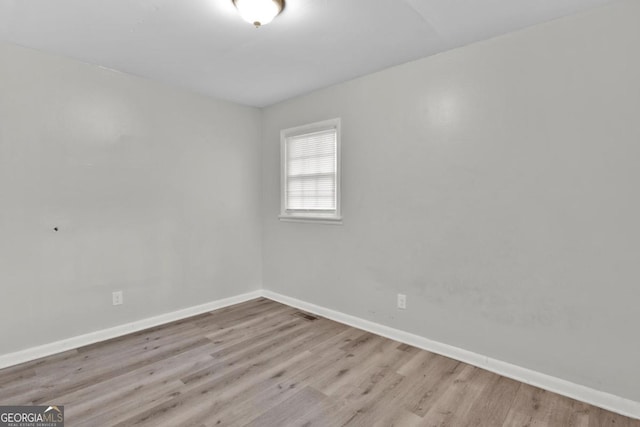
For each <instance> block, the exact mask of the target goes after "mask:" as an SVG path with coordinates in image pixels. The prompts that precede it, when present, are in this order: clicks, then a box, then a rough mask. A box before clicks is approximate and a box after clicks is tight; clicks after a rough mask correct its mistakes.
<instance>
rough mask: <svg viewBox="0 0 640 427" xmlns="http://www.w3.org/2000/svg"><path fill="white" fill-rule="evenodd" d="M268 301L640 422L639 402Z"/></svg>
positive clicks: (355, 320) (354, 320)
mask: <svg viewBox="0 0 640 427" xmlns="http://www.w3.org/2000/svg"><path fill="white" fill-rule="evenodd" d="M262 295H263V296H264V297H265V298H268V299H271V300H274V301H277V302H280V303H282V304H286V305H289V306H292V307H295V308H298V309H300V310H305V311H308V312H310V313H313V314H317V315H318V316H322V317H326V318H328V319H331V320H335V321H336V322H340V323H344V324H346V325H349V326H353V327H355V328H358V329H362V330H365V331H368V332H371V333H374V334H377V335H381V336H383V337H386V338H390V339H392V340H395V341H399V342H402V343H405V344H409V345H412V346H414V347H418V348H421V349H423V350H427V351H430V352H433V353H437V354H441V355H443V356H447V357H450V358H452V359H456V360H459V361H462V362H465V363H468V364H470V365H473V366H477V367H479V368H482V369H486V370H488V371H491V372H494V373H496V374H499V375H502V376H504V377H508V378H511V379H514V380H516V381H520V382H523V383H526V384H530V385H532V386H535V387H539V388H542V389H544V390H548V391H551V392H554V393H557V394H561V395H563V396H567V397H570V398H572V399H576V400H579V401H582V402H585V403H588V404H590V405H594V406H597V407H600V408H603V409H606V410H609V411H612V412H616V413H618V414H621V415H625V416H628V417H632V418H637V419H640V402H635V401H633V400H629V399H625V398H623V397H620V396H616V395H613V394H610V393H605V392H603V391H598V390H595V389H592V388H589V387H586V386H583V385H579V384H575V383H572V382H570V381H566V380H563V379H560V378H556V377H553V376H551V375H546V374H543V373H540V372H536V371H532V370H531V369H527V368H523V367H520V366H517V365H513V364H511V363H507V362H503V361H501V360H496V359H492V358H490V357H487V356H483V355H481V354H477V353H474V352H471V351H468V350H463V349H461V348H457V347H453V346H450V345H447V344H443V343H440V342H437V341H432V340H430V339H428V338H424V337H421V336H419V335H415V334H412V333H409V332H405V331H401V330H399V329H394V328H390V327H388V326H384V325H381V324H379V323H374V322H370V321H368V320H364V319H361V318H359V317H355V316H351V315H349V314H345V313H341V312H339V311H335V310H331V309H328V308H325V307H321V306H319V305H315V304H311V303H308V302H305V301H301V300H298V299H295V298H291V297H287V296H285V295H281V294H278V293H276V292H271V291H268V290H263V291H262Z"/></svg>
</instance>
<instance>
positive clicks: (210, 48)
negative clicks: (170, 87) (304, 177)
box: [0, 0, 611, 106]
mask: <svg viewBox="0 0 640 427" xmlns="http://www.w3.org/2000/svg"><path fill="white" fill-rule="evenodd" d="M610 1H611V0H286V8H285V10H284V12H283V13H282V14H281V15H280V16H278V17H277V18H276V19H275V20H274V21H273V22H272V23H271V24H269V25H267V26H264V27H262V28H260V29H255V28H253V27H252V26H251V25H249V24H247V23H246V22H244V21H243V20H242V19H241V18H240V16H239V15H238V14H237V11H236V10H235V8H234V6H233V5H232V2H231V0H0V40H4V41H9V42H13V43H16V44H19V45H23V46H28V47H32V48H36V49H41V50H44V51H49V52H53V53H57V54H61V55H65V56H69V57H73V58H76V59H79V60H82V61H85V62H88V63H92V64H97V65H101V66H104V67H108V68H112V69H115V70H120V71H124V72H127V73H131V74H136V75H139V76H144V77H148V78H151V79H155V80H159V81H163V82H166V83H170V84H174V85H178V86H182V87H185V88H189V89H191V90H194V91H197V92H200V93H204V94H207V95H211V96H214V97H217V98H222V99H228V100H231V101H235V102H238V103H242V104H247V105H254V106H265V105H269V104H272V103H275V102H278V101H281V100H284V99H287V98H290V97H293V96H296V95H299V94H303V93H306V92H309V91H312V90H314V89H318V88H321V87H325V86H329V85H331V84H334V83H338V82H342V81H345V80H348V79H351V78H354V77H357V76H361V75H364V74H367V73H371V72H373V71H377V70H380V69H383V68H386V67H390V66H393V65H396V64H400V63H404V62H407V61H410V60H413V59H417V58H421V57H424V56H428V55H432V54H435V53H438V52H442V51H445V50H448V49H451V48H454V47H457V46H462V45H465V44H468V43H471V42H474V41H479V40H483V39H487V38H489V37H492V36H496V35H499V34H504V33H507V32H510V31H514V30H517V29H520V28H523V27H526V26H530V25H533V24H537V23H541V22H544V21H549V20H551V19H554V18H558V17H561V16H565V15H569V14H573V13H576V12H578V11H580V10H583V9H586V8H589V7H592V6H595V5H599V4H604V3H608V2H610Z"/></svg>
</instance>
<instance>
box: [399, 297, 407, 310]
mask: <svg viewBox="0 0 640 427" xmlns="http://www.w3.org/2000/svg"><path fill="white" fill-rule="evenodd" d="M398 308H399V309H401V310H405V309H406V308H407V296H406V295H405V294H398Z"/></svg>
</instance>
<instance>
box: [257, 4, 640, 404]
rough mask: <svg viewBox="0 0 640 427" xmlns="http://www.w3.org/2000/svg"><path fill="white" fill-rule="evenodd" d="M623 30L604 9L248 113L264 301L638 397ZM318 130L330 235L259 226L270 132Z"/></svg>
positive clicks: (632, 31) (273, 210)
mask: <svg viewBox="0 0 640 427" xmlns="http://www.w3.org/2000/svg"><path fill="white" fill-rule="evenodd" d="M639 21H640V2H638V1H636V0H629V1H625V2H621V3H616V4H614V5H613V6H610V7H606V8H603V9H596V10H593V11H591V12H588V13H586V14H582V15H579V16H575V17H572V18H568V19H563V20H559V21H555V22H552V23H550V24H546V25H542V26H537V27H534V28H531V29H528V30H525V31H521V32H518V33H514V34H511V35H508V36H504V37H500V38H497V39H493V40H490V41H487V42H483V43H479V44H475V45H471V46H468V47H465V48H462V49H458V50H455V51H451V52H449V53H446V54H442V55H438V56H435V57H431V58H427V59H424V60H419V61H416V62H413V63H409V64H405V65H403V66H400V67H396V68H393V69H389V70H386V71H383V72H380V73H377V74H373V75H369V76H365V77H362V78H359V79H356V80H353V81H351V82H348V83H345V84H341V85H338V86H335V87H331V88H328V89H325V90H321V91H318V92H315V93H312V94H310V95H307V96H303V97H300V98H297V99H293V100H290V101H287V102H283V103H280V104H277V105H275V106H272V107H269V108H267V109H266V110H265V111H264V116H263V192H264V194H263V197H264V203H263V209H264V211H263V216H264V220H263V224H264V231H263V233H264V243H263V244H264V252H263V256H264V274H263V281H264V286H265V288H266V289H269V290H273V291H275V292H280V293H283V294H285V295H288V296H291V297H296V298H299V299H302V300H305V301H308V302H311V303H315V304H319V305H322V306H325V307H328V308H331V309H335V310H339V311H342V312H345V313H348V314H351V315H355V316H359V317H362V318H365V319H369V320H372V321H375V322H379V323H382V324H385V325H389V326H392V327H395V328H400V329H403V330H406V331H410V332H413V333H416V334H419V335H422V336H425V337H427V338H431V339H434V340H438V341H441V342H443V343H447V344H451V345H454V346H457V347H461V348H464V349H467V350H471V351H474V352H477V353H480V354H485V355H488V356H490V357H493V358H497V359H501V360H504V361H508V362H511V363H514V364H516V365H520V366H524V367H528V368H531V369H534V370H537V371H541V372H544V373H547V374H550V375H554V376H557V377H560V378H563V379H566V380H570V381H573V382H576V383H579V384H583V385H586V386H589V387H593V388H596V389H599V390H604V391H608V392H612V393H615V394H617V395H620V396H624V397H627V398H630V399H633V400H636V401H640V388H639V387H638V384H640V364H639V363H638V361H639V360H640V340H638V338H637V337H638V325H639V324H640V311H639V310H638V296H639V295H640V294H639V290H638V289H639V288H638V287H639V286H640V270H639V266H638V260H640V243H639V242H640V225H639V223H638V221H639V218H640V196H639V192H638V183H639V182H640V120H639V114H640V54H639V47H640V25H638V22H639ZM333 117H341V118H342V126H343V127H342V129H343V133H342V144H343V146H342V149H343V153H342V154H343V157H342V160H343V162H342V166H343V194H342V202H343V213H344V225H342V226H336V225H319V224H300V223H290V222H279V221H278V219H277V217H278V212H279V210H278V209H279V200H280V191H279V176H280V175H279V135H278V134H279V131H280V129H282V128H288V127H291V126H297V125H302V124H305V123H309V122H315V121H318V120H324V119H328V118H333ZM399 292H401V293H406V294H407V296H408V308H407V310H406V311H398V310H397V309H396V308H395V298H396V294H397V293H399Z"/></svg>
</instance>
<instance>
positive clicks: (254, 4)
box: [233, 0, 284, 28]
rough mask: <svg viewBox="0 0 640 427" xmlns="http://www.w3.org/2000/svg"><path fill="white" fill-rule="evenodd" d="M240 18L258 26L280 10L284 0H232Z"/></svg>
mask: <svg viewBox="0 0 640 427" xmlns="http://www.w3.org/2000/svg"><path fill="white" fill-rule="evenodd" d="M233 4H235V5H236V8H237V9H238V12H240V16H242V19H244V20H245V21H247V22H248V23H250V24H253V25H255V26H256V28H260V27H261V26H263V25H265V24H268V23H269V22H271V21H272V20H273V18H275V17H276V16H278V14H279V13H280V12H282V8H283V7H284V0H233Z"/></svg>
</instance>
